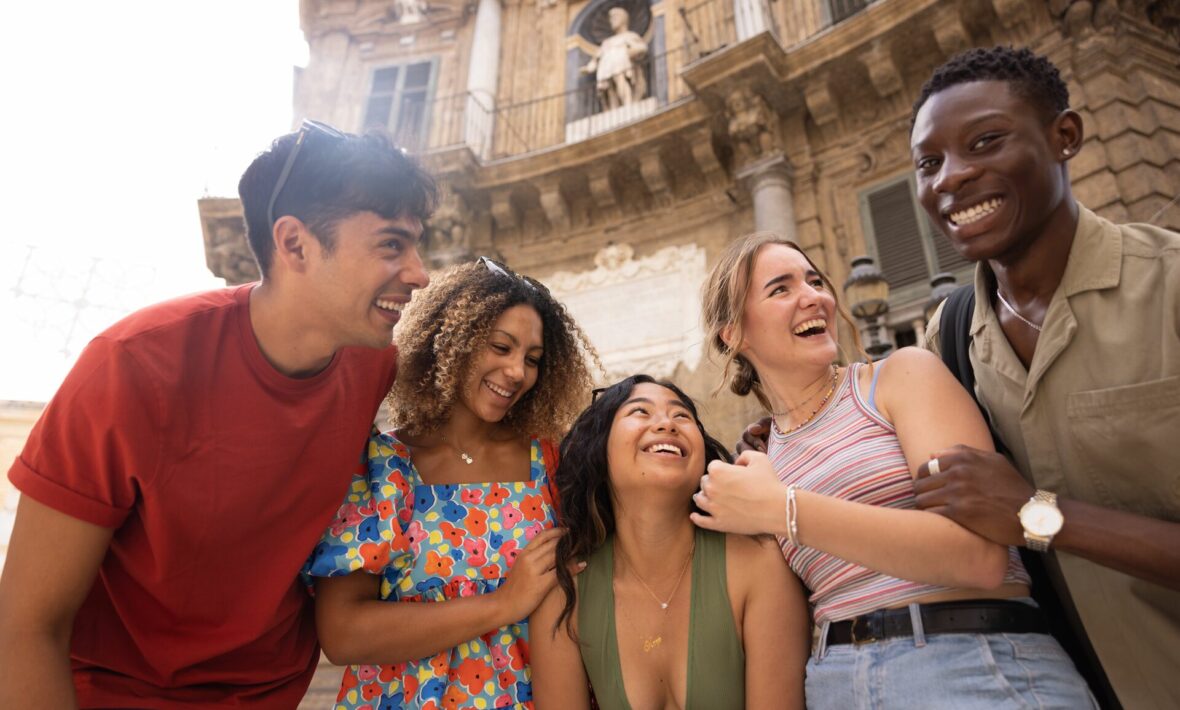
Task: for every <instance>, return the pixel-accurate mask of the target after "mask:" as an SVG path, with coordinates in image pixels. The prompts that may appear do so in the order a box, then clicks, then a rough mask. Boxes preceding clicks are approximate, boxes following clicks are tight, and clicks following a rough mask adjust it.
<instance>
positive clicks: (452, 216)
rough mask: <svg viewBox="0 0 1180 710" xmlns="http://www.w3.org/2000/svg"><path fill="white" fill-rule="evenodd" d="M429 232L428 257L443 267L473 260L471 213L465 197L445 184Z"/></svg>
mask: <svg viewBox="0 0 1180 710" xmlns="http://www.w3.org/2000/svg"><path fill="white" fill-rule="evenodd" d="M424 226H425V229H424V230H423V231H424V232H425V240H424V241H425V246H426V249H425V251H426V255H427V257H428V259H429V261H430V264H431V266H433V267H434V268H439V267H442V266H447V265H449V264H455V263H458V262H460V261H466V260H468V259H470V258H471V256H472V252H471V237H470V229H471V214H470V211H469V210H468V209H467V206H466V205H465V204H464V202H463V198H462V197H460V196H459V195H457V194H456V193H455V192H454V191H453V190H451V189H450V188H449V187H447V186H446V183H443V186H442V189H441V194H440V196H439V203H438V209H437V210H435V212H434V214H433V215H431V217H430V220H429V222H427V224H426V225H424Z"/></svg>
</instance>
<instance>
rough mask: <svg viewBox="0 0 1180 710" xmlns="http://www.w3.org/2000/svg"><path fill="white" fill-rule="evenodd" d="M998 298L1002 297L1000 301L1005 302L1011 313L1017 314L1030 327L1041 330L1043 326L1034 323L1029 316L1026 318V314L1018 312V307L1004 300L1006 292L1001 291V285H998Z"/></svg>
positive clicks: (1017, 317)
mask: <svg viewBox="0 0 1180 710" xmlns="http://www.w3.org/2000/svg"><path fill="white" fill-rule="evenodd" d="M996 298H998V299H1000V303H1002V304H1004V308H1007V309H1008V312H1009V313H1011V314H1012V315H1014V316H1016V319H1017V320H1019V321H1020V322H1021V323H1024V324H1025V325H1027V326H1028V327H1029V328H1032V329H1033V330H1035V331H1037V332H1038V333H1039V332H1041V326H1039V325H1037V324H1036V323H1033V322H1032V321H1030V320H1029V319H1028V318H1025V317H1024V316H1022V315H1020V314H1019V313H1017V312H1016V309H1015V308H1013V307H1012V304H1011V303H1008V301H1006V300H1004V294H1002V293H1000V287H999V286H997V287H996Z"/></svg>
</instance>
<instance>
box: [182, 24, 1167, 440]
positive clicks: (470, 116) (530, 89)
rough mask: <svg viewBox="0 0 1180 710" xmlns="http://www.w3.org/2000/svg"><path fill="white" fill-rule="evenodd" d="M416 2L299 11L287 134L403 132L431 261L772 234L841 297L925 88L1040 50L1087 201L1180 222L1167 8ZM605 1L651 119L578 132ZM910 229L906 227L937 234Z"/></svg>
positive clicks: (695, 386)
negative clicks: (1075, 122) (301, 43)
mask: <svg viewBox="0 0 1180 710" xmlns="http://www.w3.org/2000/svg"><path fill="white" fill-rule="evenodd" d="M411 4H414V3H411ZM839 5H840V7H842V8H847V7H849V6H850V4H849V3H847V2H842V3H839ZM854 5H855V3H853V4H851V6H854ZM419 6H420V7H421V8H422V9H421V11H420V12H419V13H418V14H419V15H420V17H421V19H415V20H414V21H412V22H410V21H404V20H405V18H407V17H408V16H407V15H406V14H405V12H406V11H405V10H404V9H402V8H403V7H408V5H407V4H406V3H405V2H404V1H403V2H397V1H396V0H302V2H301V4H300V10H301V17H302V20H303V29H304V32H305V34H306V36H307V38H308V42H309V45H310V47H311V54H310V61H309V64H308V66H307V68H306V69H304V70H302V71H301V72H300V74H299V75H298V77H297V82H296V88H295V114H296V116H295V118H296V119H297V120H298V119H301V118H303V117H305V116H306V117H314V118H318V119H322V120H326V121H329V122H331V123H333V124H335V125H338V126H340V127H342V128H345V129H347V130H353V131H357V130H361V129H363V128H364V127H365V125H366V124H367V123H371V122H373V120H374V119H373V117H374V116H377V120H378V122H381V121H384V124H383V125H386V126H387V127H388V128H390V130H393V131H395V132H396V133H398V134H399V135H409V136H411V138H412V139H413V140H411V141H410V142H409V143H408V144H410V145H418V146H420V150H419V151H418V152H419V153H420V154H421V155H422V156H423V159H424V160H425V161H426V162H427V164H428V165H429V166H430V167H431V168H432V169H433V170H434V171H435V172H436V173H437V174H438V175H439V176H440V178H441V180H442V182H443V183H444V184H445V185H446V192H445V195H444V200H443V206H442V208H441V209H440V210H439V212H438V214H437V215H436V216H435V218H434V219H433V220H432V221H431V224H430V225H428V228H427V239H426V241H427V246H428V260H429V262H430V265H431V266H432V267H434V268H439V267H443V266H445V265H447V264H450V263H454V262H456V261H460V260H464V259H469V258H471V257H472V256H475V255H478V254H484V253H486V254H490V255H493V256H496V257H499V258H502V259H504V260H505V261H506V262H508V263H509V264H510V265H512V266H513V268H515V269H517V270H519V271H522V272H525V273H528V274H530V275H533V276H535V277H537V278H539V279H541V280H543V281H547V282H548V281H557V282H568V281H569V280H570V279H573V280H575V281H576V280H577V279H579V278H581V279H589V278H590V275H591V274H594V273H599V272H601V271H602V270H603V269H604V268H605V267H603V266H602V265H601V263H596V259H598V260H599V261H601V260H602V259H603V258H604V257H603V255H604V254H608V253H615V254H616V256H617V254H618V251H617V250H619V249H623V248H624V245H625V248H626V249H627V250H630V252H629V254H630V255H629V256H628V257H627V258H626V259H624V260H623V261H624V263H631V262H634V263H646V262H645V260H648V259H652V258H658V255H660V254H666V253H670V252H668V251H667V250H669V249H681V248H685V247H688V246H692V247H693V248H694V249H697V250H699V253H700V254H702V255H703V258H704V262H705V267H706V268H707V266H708V264H709V263H711V261H712V260H713V259H714V258H715V257H716V255H717V253H718V252H719V251H720V249H721V248H722V247H723V246H724V245H725V244H726V243H727V242H728V241H729V240H731V239H732V238H734V237H735V236H737V235H739V234H741V233H743V232H746V231H749V230H751V229H754V228H769V229H775V230H777V231H780V232H782V233H784V234H786V235H788V236H791V237H792V238H794V239H795V240H796V241H797V242H799V243H800V244H801V245H802V246H803V247H804V248H805V249H807V250H808V252H809V253H810V254H811V255H812V256H813V257H814V258H815V260H816V261H817V262H818V263H819V264H820V265H821V266H823V267H824V268H825V269H827V270H828V272H829V273H830V275H831V277H832V279H833V281H835V282H836V283H842V282H843V280H844V278H845V277H846V276H847V272H848V262H849V260H850V259H851V257H852V256H854V255H857V254H861V253H869V254H874V255H877V254H880V253H881V252H883V251H884V250H885V249H886V246H885V245H884V242H883V239H884V237H883V236H882V234H881V233H879V231H880V230H877V229H875V227H874V221H873V220H874V217H873V215H874V212H873V210H874V209H877V207H876V206H875V205H876V203H875V202H874V200H875V197H874V194H875V193H874V190H875V189H876V188H877V187H878V186H880V185H883V184H896V185H900V186H901V188H900V189H901V190H902V193H903V194H904V186H905V181H906V180H907V179H908V176H909V174H910V173H911V172H912V170H911V166H910V157H909V149H908V135H909V115H910V106H911V102H912V100H913V97H914V96H915V95H916V94H917V91H918V88H919V87H920V85H921V83H922V81H924V80H925V78H926V77H927V76H928V75H929V73H930V70H931V69H932V68H933V67H934V66H936V65H937V64H939V63H941V62H942V61H944V60H945V59H946V58H947V57H948V56H950V55H951V54H953V53H955V52H958V51H960V50H962V49H965V48H967V47H971V46H987V45H992V44H1016V45H1029V46H1031V47H1033V48H1034V49H1035V50H1036V51H1038V52H1040V53H1043V54H1047V55H1048V56H1049V57H1050V58H1051V59H1052V60H1053V61H1054V62H1055V63H1056V64H1057V65H1058V66H1059V67H1060V68H1061V69H1062V72H1063V74H1064V76H1065V78H1066V80H1067V82H1068V83H1069V86H1070V90H1071V94H1072V99H1073V104H1074V107H1075V108H1077V109H1078V110H1079V111H1080V112H1081V113H1082V116H1083V118H1084V119H1085V122H1086V128H1087V141H1086V146H1085V148H1084V150H1083V151H1082V152H1081V155H1079V157H1078V158H1077V159H1076V160H1074V161H1073V162H1072V163H1071V166H1070V169H1071V174H1072V177H1073V180H1074V189H1075V192H1076V194H1077V196H1078V198H1079V199H1080V200H1081V201H1082V202H1083V203H1085V204H1086V205H1087V206H1089V207H1091V208H1093V209H1095V210H1096V211H1098V212H1099V213H1100V214H1102V215H1104V216H1107V217H1110V218H1112V219H1116V220H1143V221H1147V220H1151V219H1154V220H1155V221H1156V222H1157V223H1159V224H1163V225H1166V226H1169V227H1171V228H1174V229H1175V228H1180V206H1177V205H1171V206H1169V201H1170V200H1172V198H1173V197H1174V196H1175V195H1176V194H1177V193H1178V192H1180V157H1178V156H1180V72H1178V70H1177V66H1178V65H1180V51H1178V50H1177V41H1176V39H1177V38H1176V34H1177V32H1178V27H1180V20H1178V18H1180V13H1178V11H1177V3H1176V2H1175V0H1157V1H1154V2H1153V1H1149V0H1134V1H1131V2H1127V1H1123V2H1114V1H1113V0H1096V1H1088V0H1073V1H1070V0H1040V1H1033V2H1025V1H1024V0H942V1H938V0H881V1H879V2H874V3H871V4H869V3H864V6H863V7H862V8H861V9H860V10H859V11H856V12H853V13H852V14H851V15H849V16H847V17H843V15H841V16H840V17H839V18H838V19H839V20H840V21H839V22H836V23H833V17H836V15H834V14H833V13H834V12H835V10H834V8H835V7H836V4H835V3H831V2H830V1H829V0H800V1H799V2H791V3H769V4H767V3H762V2H759V1H758V0H714V1H713V2H705V3H698V2H687V0H658V1H657V2H643V1H642V0H638V1H637V0H618V1H616V2H611V0H575V1H572V2H551V1H544V2H537V1H534V0H479V1H478V2H462V3H460V2H458V1H457V0H438V2H429V3H425V4H422V3H418V4H415V7H419ZM614 6H622V7H625V8H626V9H627V10H628V11H629V12H630V13H631V18H632V25H631V26H632V28H633V29H634V28H636V27H638V29H639V30H640V32H639V34H641V36H642V39H643V41H644V43H645V44H646V45H647V47H648V49H647V58H646V59H645V60H644V61H645V62H646V64H645V65H644V69H643V71H644V72H646V73H645V74H644V77H643V78H644V79H645V80H646V81H647V86H648V93H647V96H648V98H645V99H644V100H643V101H644V102H650V103H649V104H648V105H647V106H646V107H645V108H643V109H642V111H639V112H637V113H632V114H628V115H625V116H620V117H616V118H612V119H611V121H612V122H611V123H608V124H599V125H598V126H597V127H585V126H580V127H578V128H577V130H571V126H572V125H573V124H574V122H576V121H586V120H587V116H591V117H592V113H593V111H591V110H590V109H587V108H586V106H587V104H584V103H579V102H583V100H584V92H585V91H586V90H587V86H588V87H589V91H591V92H593V90H594V85H593V84H594V82H593V81H592V80H591V79H592V78H591V77H581V79H579V77H578V75H579V71H578V69H579V68H580V67H582V66H584V65H585V64H586V62H587V61H588V60H589V58H590V56H591V53H592V52H593V51H594V47H595V44H594V42H592V41H591V40H590V39H589V38H591V37H593V36H595V35H593V33H592V32H591V31H590V29H588V28H590V27H591V26H592V22H599V23H600V24H601V22H605V21H606V20H592V18H608V17H609V10H610V9H611V7H614ZM853 9H855V7H854V8H853ZM841 12H844V11H843V10H842V11H841ZM640 17H642V18H643V19H642V21H641V22H640V23H639V24H638V25H637V24H636V18H640ZM477 28H480V29H479V31H477ZM602 30H603V28H601V27H600V28H599V31H600V33H601V31H602ZM382 72H384V73H382ZM415 72H416V74H415ZM395 75H396V77H399V78H395V79H394V80H390V77H391V76H395ZM415 76H416V77H417V78H416V79H415V78H414V77H415ZM382 82H385V84H382ZM415 82H417V83H415ZM579 82H582V83H579ZM586 82H589V84H587V83H586ZM379 84H381V85H382V86H385V88H380V87H379ZM422 87H424V88H422ZM415 92H417V93H415ZM579 92H583V93H579ZM387 99H388V100H387ZM382 101H386V103H385V104H382V103H381V102H382ZM399 102H400V103H399ZM641 103H642V102H641ZM386 105H389V106H393V108H391V109H388V110H386V109H381V106H386ZM636 105H637V104H636ZM374 107H377V108H374ZM624 108H625V107H624ZM616 110H617V109H616ZM382 111H384V113H383V112H382ZM608 113H609V112H608ZM406 131H410V133H407V132H406ZM201 215H202V224H203V227H204V230H205V238H206V245H207V254H208V260H209V264H210V268H211V269H213V270H214V272H215V273H217V274H218V275H221V276H224V277H226V278H227V280H229V281H231V282H238V281H241V280H247V279H249V278H252V277H253V272H252V270H251V268H250V267H252V263H251V262H250V261H249V260H248V257H243V252H242V251H241V250H242V249H243V248H244V240H243V239H242V238H241V235H240V229H239V231H238V232H237V233H236V235H235V232H234V229H233V224H234V222H233V220H234V219H235V218H236V217H235V214H234V204H233V201H221V200H202V201H201ZM911 217H912V218H913V225H914V231H915V232H918V231H921V232H922V233H923V234H926V233H927V232H929V229H928V226H926V225H925V224H924V217H921V216H920V215H918V216H916V217H915V216H913V215H911ZM902 237H904V238H907V239H912V240H917V239H918V235H917V234H914V235H909V236H907V235H902ZM923 239H924V240H925V241H923V242H922V243H921V244H920V245H918V244H917V241H915V242H914V244H915V245H917V246H914V247H913V248H914V249H916V250H917V251H918V252H920V254H919V258H920V259H924V260H925V261H923V262H922V265H921V268H920V269H919V270H920V271H921V273H920V274H919V275H918V276H916V277H913V278H912V279H911V280H912V281H913V283H908V284H902V285H895V288H894V294H893V298H892V304H891V305H892V309H891V312H890V315H889V326H890V328H891V329H892V332H893V333H894V335H895V337H897V339H898V340H899V341H902V340H903V339H904V338H907V337H908V338H912V337H914V332H915V331H917V332H918V335H920V329H921V320H920V319H921V309H922V305H923V304H924V303H925V299H926V298H927V296H928V293H929V286H928V283H927V282H928V279H929V276H931V275H933V272H934V271H937V270H940V269H939V268H938V267H942V266H944V265H946V264H948V263H949V264H952V266H953V270H957V272H958V273H959V274H960V276H962V275H963V274H965V273H966V270H965V269H964V268H963V265H962V264H961V263H956V262H953V259H952V258H951V257H950V256H948V255H947V254H946V253H945V249H944V247H942V246H939V243H938V241H937V239H938V238H936V237H932V236H931V235H929V234H926V236H925V237H923ZM612 245H614V246H612ZM903 246H904V245H903ZM235 249H236V250H237V251H235ZM611 249H615V250H616V251H615V252H610V250H611ZM604 250H606V251H604ZM694 258H695V257H694ZM927 266H929V268H928V269H927ZM947 268H951V267H947ZM927 271H928V272H929V273H927ZM886 272H887V274H888V273H889V270H888V268H887V269H886ZM689 290H691V289H689ZM651 295H652V296H653V298H654V297H655V296H656V294H651ZM603 298H606V294H605V293H604V295H603ZM604 302H605V301H604ZM652 303H655V301H653V302H652ZM685 303H687V301H685ZM637 305H638V306H639V307H641V308H643V307H648V305H649V303H648V302H647V301H640V302H638V303H636V302H632V303H631V304H630V306H631V308H634V307H636V306H637ZM657 305H658V304H657ZM618 307H621V306H618ZM600 315H601V314H600ZM618 315H619V318H620V321H622V320H624V316H628V317H629V316H631V315H632V313H630V312H628V313H625V314H624V313H622V312H620V313H619V314H618ZM612 347H613V346H612ZM700 352H701V348H700V347H699V344H691V345H686V346H685V349H684V351H683V352H680V353H679V354H669V355H668V356H667V358H668V361H667V362H661V363H659V367H657V365H656V364H654V363H651V362H650V361H647V360H643V359H642V358H639V357H637V358H635V359H633V360H627V359H626V358H624V359H622V360H621V361H619V362H618V363H617V364H618V367H619V368H620V371H623V370H625V369H626V367H627V366H631V367H634V368H639V367H650V368H653V369H659V370H660V371H661V372H675V373H676V377H678V378H681V379H682V381H683V382H684V383H685V384H686V385H687V386H688V389H689V391H690V392H691V393H692V394H694V395H696V396H698V397H701V398H702V399H706V400H707V399H709V397H710V394H711V393H712V391H713V390H714V388H715V386H716V381H715V380H716V374H717V373H716V372H715V370H714V369H713V366H712V365H711V364H710V363H709V361H708V358H703V357H702V358H699V360H698V357H699V355H700ZM604 354H605V355H606V358H607V360H608V361H609V360H610V359H611V358H612V357H614V356H615V355H617V353H612V352H611V351H610V349H609V348H607V351H606V352H605V353H604ZM612 367H613V366H612ZM706 411H707V417H708V421H709V424H710V425H711V426H712V427H713V428H714V429H716V430H717V431H718V432H719V433H720V434H721V435H722V437H723V438H725V439H731V438H732V437H733V436H734V434H735V433H736V432H737V431H738V428H739V426H740V423H741V422H743V421H745V420H746V419H747V418H748V417H749V416H751V414H752V413H753V412H752V410H751V408H750V405H749V403H747V402H742V401H737V400H734V399H730V398H728V397H727V396H721V397H719V398H717V399H716V400H714V401H711V402H709V404H708V406H707V407H706Z"/></svg>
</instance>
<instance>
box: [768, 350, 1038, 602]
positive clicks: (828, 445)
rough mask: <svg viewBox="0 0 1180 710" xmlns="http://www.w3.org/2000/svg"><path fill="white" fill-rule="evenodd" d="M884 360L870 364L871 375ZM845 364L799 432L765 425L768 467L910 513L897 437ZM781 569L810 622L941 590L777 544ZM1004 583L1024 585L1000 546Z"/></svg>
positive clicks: (805, 486) (1014, 560)
mask: <svg viewBox="0 0 1180 710" xmlns="http://www.w3.org/2000/svg"><path fill="white" fill-rule="evenodd" d="M884 364H885V363H884V362H880V363H877V365H876V372H874V373H873V375H874V376H873V385H872V392H875V390H876V386H877V378H876V376H877V375H878V374H880V371H881V368H882V366H883V365H884ZM863 366H864V365H863V364H861V363H854V364H853V365H851V366H849V372H848V376H847V377H845V378H844V381H843V382H842V383H841V384H840V387H839V389H838V390H837V392H836V394H835V395H834V397H835V401H834V402H832V403H831V404H830V405H829V406H828V407H827V409H825V410H824V411H823V412H822V413H820V415H819V416H818V417H816V418H815V419H813V420H812V421H811V422H808V423H807V424H806V425H804V426H803V427H801V428H800V429H798V430H796V431H793V432H790V433H788V434H782V433H780V432H779V431H778V428H777V427H771V429H772V431H771V436H770V442H769V452H768V453H769V456H770V461H771V463H772V464H773V465H774V470H775V471H776V472H777V473H778V477H779V480H780V481H782V482H783V483H784V484H792V483H793V484H795V486H796V487H797V488H799V489H801V490H807V491H812V492H815V493H821V494H823V495H828V496H833V497H836V498H842V499H844V500H850V501H854V502H856V503H866V504H869V505H879V506H883V507H886V508H903V509H913V508H914V507H915V505H914V501H915V498H914V487H913V478H912V477H911V476H910V469H909V465H908V464H907V463H906V460H905V454H904V453H902V450H901V442H899V441H898V439H897V431H896V430H895V429H894V428H893V425H891V424H890V423H889V422H887V421H885V419H884V417H882V416H881V415H880V414H879V413H878V412H877V410H876V408H875V407H874V406H873V399H874V396H873V394H872V393H870V395H869V401H868V402H865V401H864V399H863V398H862V397H861V395H860V392H859V391H858V390H857V388H856V387H855V386H854V385H855V383H856V380H857V375H858V373H859V371H860V368H861V367H863ZM779 545H780V546H781V547H782V549H783V555H784V556H785V557H786V559H787V563H788V564H789V565H790V566H791V569H792V570H794V572H795V574H796V575H798V577H799V579H801V580H802V581H803V584H805V585H806V586H807V589H808V590H810V592H811V597H810V602H811V606H812V610H813V615H814V618H815V622H816V624H821V623H823V622H825V621H840V620H843V619H850V618H852V617H854V616H858V615H860V614H865V613H867V612H870V611H874V610H876V609H882V608H884V607H893V606H901V605H904V604H906V603H909V602H910V601H913V600H914V599H916V598H918V597H923V596H926V595H928V594H933V593H935V592H942V591H947V590H948V589H949V587H942V586H938V585H934V584H924V583H921V582H911V581H909V580H905V579H898V578H896V577H890V576H887V575H884V574H880V573H878V572H874V571H873V570H870V569H868V568H866V567H862V566H860V565H857V564H853V563H851V562H846V561H844V560H842V559H840V558H839V557H835V556H833V555H829V554H827V553H825V552H820V551H819V550H816V549H813V548H810V547H803V546H796V545H792V544H791V543H790V542H789V541H788V540H787V539H786V538H783V537H780V538H779ZM1004 582H1005V583H1009V582H1022V583H1024V584H1028V583H1029V578H1028V573H1026V572H1025V571H1024V567H1023V565H1021V563H1020V556H1019V554H1018V553H1017V551H1016V549H1015V548H1008V571H1007V572H1006V573H1005V575H1004Z"/></svg>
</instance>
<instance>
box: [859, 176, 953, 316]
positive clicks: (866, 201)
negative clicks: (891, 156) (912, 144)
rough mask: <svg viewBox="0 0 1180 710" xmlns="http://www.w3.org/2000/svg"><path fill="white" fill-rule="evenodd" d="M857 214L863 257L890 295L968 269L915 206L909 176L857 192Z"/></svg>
mask: <svg viewBox="0 0 1180 710" xmlns="http://www.w3.org/2000/svg"><path fill="white" fill-rule="evenodd" d="M860 211H861V219H862V220H863V223H864V229H865V242H866V244H867V246H868V249H869V253H870V254H871V255H872V256H873V258H874V259H876V261H877V266H878V267H879V268H880V269H881V272H882V273H884V274H885V279H886V280H887V281H889V286H890V289H892V292H893V293H895V294H897V293H898V292H899V291H900V292H901V293H905V292H906V290H907V289H905V287H907V286H913V289H909V290H925V289H927V288H928V286H929V283H930V279H931V277H933V276H934V275H935V274H937V273H940V272H943V271H947V272H952V273H954V272H958V271H961V270H962V269H963V268H964V267H966V266H967V265H968V263H967V261H966V260H964V259H963V258H962V257H961V256H959V253H958V252H956V251H955V249H954V247H952V246H951V243H950V241H949V240H947V238H946V237H944V236H943V235H942V234H939V233H938V232H937V231H936V230H935V229H934V227H933V225H931V224H930V219H929V218H928V217H927V216H926V212H925V211H924V210H923V209H922V207H921V205H919V204H918V200H917V198H916V193H915V190H914V182H913V177H912V176H910V175H906V176H904V177H901V178H898V179H894V180H891V181H889V182H887V183H884V184H882V185H877V186H875V187H872V188H870V189H868V190H865V191H864V192H862V193H861V194H860Z"/></svg>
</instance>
